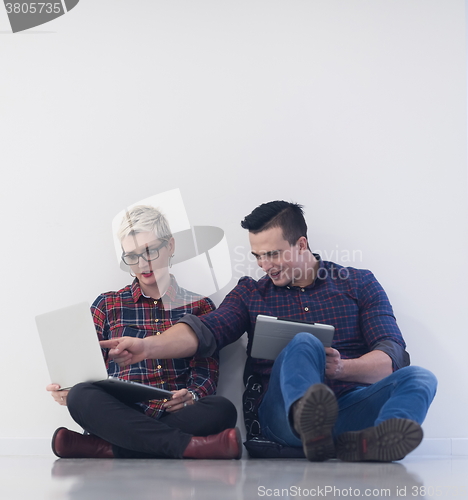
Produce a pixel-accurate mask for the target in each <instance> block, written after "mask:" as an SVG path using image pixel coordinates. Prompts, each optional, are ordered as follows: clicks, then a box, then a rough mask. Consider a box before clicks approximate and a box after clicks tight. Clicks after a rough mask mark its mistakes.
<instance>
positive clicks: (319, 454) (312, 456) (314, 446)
mask: <svg viewBox="0 0 468 500" xmlns="http://www.w3.org/2000/svg"><path fill="white" fill-rule="evenodd" d="M298 405H299V408H298V410H297V413H296V418H295V420H294V426H295V428H296V431H297V432H298V433H299V435H300V437H301V441H302V446H303V448H304V454H305V456H306V458H307V459H308V460H310V461H311V462H323V461H324V460H328V459H329V458H335V456H336V453H335V445H334V443H333V435H332V430H333V426H334V425H335V422H336V418H337V417H338V403H337V402H336V398H335V395H334V394H333V391H332V390H331V389H330V388H328V387H327V386H326V385H324V384H315V385H313V386H311V387H309V389H307V391H306V393H305V394H304V396H303V397H302V398H301V399H300V400H299V402H298Z"/></svg>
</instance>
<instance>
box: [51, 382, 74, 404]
mask: <svg viewBox="0 0 468 500" xmlns="http://www.w3.org/2000/svg"><path fill="white" fill-rule="evenodd" d="M59 389H60V386H59V385H58V384H49V385H48V386H47V387H46V391H49V392H50V393H51V394H52V397H53V398H54V399H55V401H57V403H58V404H59V405H62V406H67V396H68V392H69V391H67V390H63V391H61V390H59Z"/></svg>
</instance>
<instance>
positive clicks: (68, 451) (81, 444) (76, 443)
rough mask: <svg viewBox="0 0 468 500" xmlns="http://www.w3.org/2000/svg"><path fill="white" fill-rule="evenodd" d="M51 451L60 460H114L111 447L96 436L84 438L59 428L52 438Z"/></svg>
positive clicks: (76, 433)
mask: <svg viewBox="0 0 468 500" xmlns="http://www.w3.org/2000/svg"><path fill="white" fill-rule="evenodd" d="M52 451H53V452H54V453H55V454H56V455H57V456H58V457H60V458H114V452H113V451H112V445H111V444H110V443H108V442H107V441H104V439H101V438H98V437H97V436H85V435H83V434H79V433H78V432H74V431H70V430H68V429H66V428H65V427H59V428H58V429H57V430H56V431H55V432H54V435H53V436H52Z"/></svg>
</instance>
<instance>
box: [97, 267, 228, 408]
mask: <svg viewBox="0 0 468 500" xmlns="http://www.w3.org/2000/svg"><path fill="white" fill-rule="evenodd" d="M214 309H215V306H214V304H213V302H212V301H211V300H210V299H208V298H203V297H202V296H200V295H195V294H194V293H192V292H189V291H187V290H185V289H184V288H181V287H179V286H178V285H177V282H176V280H175V278H174V277H173V276H172V275H171V282H170V285H169V288H168V289H167V291H166V293H165V295H164V303H163V301H161V299H159V300H154V299H152V298H148V297H145V296H144V295H143V294H142V292H141V288H140V284H139V282H138V280H137V279H135V280H134V281H133V283H132V285H128V286H126V287H125V288H122V289H121V290H119V291H117V292H107V293H103V294H102V295H99V297H98V298H97V299H96V300H95V301H94V303H93V305H92V306H91V312H92V314H93V319H94V324H95V326H96V331H97V333H98V337H99V340H109V339H113V338H118V337H123V336H130V337H140V338H144V337H147V336H150V335H160V334H161V332H163V331H164V330H167V329H168V328H169V327H170V326H172V325H173V324H175V323H177V321H178V320H179V319H180V318H182V316H184V315H185V314H193V315H195V316H200V315H202V314H205V313H207V312H210V311H213V310H214ZM104 359H105V361H106V366H107V372H108V374H109V375H110V376H113V377H119V378H122V379H125V380H131V381H133V382H140V383H142V384H147V385H154V386H156V387H160V388H163V389H167V390H170V391H174V390H178V389H183V388H187V389H189V390H191V391H193V392H195V393H196V394H197V395H198V397H199V398H202V397H204V396H208V395H211V394H214V393H215V391H216V384H217V382H218V367H219V366H218V357H217V354H216V356H211V357H200V356H195V357H193V358H182V359H147V360H144V361H141V362H140V363H135V364H133V365H129V366H126V367H120V366H119V365H118V364H117V363H115V362H114V361H112V360H109V359H108V358H107V349H106V350H104ZM162 404H163V402H162V401H157V400H153V401H149V402H148V404H146V403H145V404H143V403H141V404H140V406H142V407H143V409H144V411H145V413H146V414H147V415H149V416H151V417H154V418H159V417H160V416H161V415H162V414H163V411H164V410H163V409H162Z"/></svg>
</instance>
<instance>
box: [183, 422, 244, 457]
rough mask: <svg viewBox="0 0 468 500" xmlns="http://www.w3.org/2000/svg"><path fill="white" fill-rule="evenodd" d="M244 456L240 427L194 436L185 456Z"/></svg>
mask: <svg viewBox="0 0 468 500" xmlns="http://www.w3.org/2000/svg"><path fill="white" fill-rule="evenodd" d="M241 456H242V441H241V435H240V432H239V429H238V428H237V427H236V428H235V429H226V430H225V431H223V432H220V433H219V434H213V435H211V436H206V437H199V436H194V437H193V438H192V439H191V440H190V443H189V444H188V446H187V448H185V451H184V455H183V457H184V458H207V459H210V458H217V459H232V458H235V459H236V460H239V458H240V457H241Z"/></svg>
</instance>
